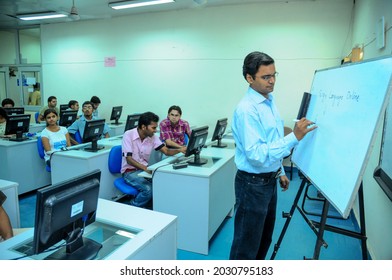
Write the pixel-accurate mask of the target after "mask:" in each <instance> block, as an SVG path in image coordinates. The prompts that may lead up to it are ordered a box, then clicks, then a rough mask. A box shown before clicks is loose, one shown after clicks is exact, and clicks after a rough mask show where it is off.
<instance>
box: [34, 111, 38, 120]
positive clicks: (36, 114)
mask: <svg viewBox="0 0 392 280" xmlns="http://www.w3.org/2000/svg"><path fill="white" fill-rule="evenodd" d="M34 117H35V123H39V120H38V117H39V112H35V114H34Z"/></svg>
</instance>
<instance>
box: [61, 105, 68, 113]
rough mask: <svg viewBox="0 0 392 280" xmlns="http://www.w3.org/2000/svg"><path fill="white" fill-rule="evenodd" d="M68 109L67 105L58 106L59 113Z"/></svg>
mask: <svg viewBox="0 0 392 280" xmlns="http://www.w3.org/2000/svg"><path fill="white" fill-rule="evenodd" d="M68 108H69V106H68V104H60V112H61V111H65V110H67V109H68Z"/></svg>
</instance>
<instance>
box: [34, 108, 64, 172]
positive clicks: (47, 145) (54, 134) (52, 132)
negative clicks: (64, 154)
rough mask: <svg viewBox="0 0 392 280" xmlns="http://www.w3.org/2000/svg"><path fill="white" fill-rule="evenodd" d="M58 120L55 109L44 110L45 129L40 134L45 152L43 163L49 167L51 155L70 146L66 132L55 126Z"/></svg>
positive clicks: (62, 128)
mask: <svg viewBox="0 0 392 280" xmlns="http://www.w3.org/2000/svg"><path fill="white" fill-rule="evenodd" d="M58 118H59V116H58V113H57V112H56V110H55V109H52V108H50V109H46V110H45V112H44V119H45V121H46V128H44V130H42V132H41V139H42V145H43V146H44V150H45V162H46V164H47V165H49V166H50V156H51V154H52V153H54V152H56V151H60V150H62V149H64V148H67V147H69V146H71V142H70V138H69V134H68V130H67V129H66V128H65V127H63V126H59V125H58V124H57V121H58Z"/></svg>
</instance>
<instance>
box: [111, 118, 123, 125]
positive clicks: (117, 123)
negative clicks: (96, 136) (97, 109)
mask: <svg viewBox="0 0 392 280" xmlns="http://www.w3.org/2000/svg"><path fill="white" fill-rule="evenodd" d="M111 124H114V125H120V124H122V123H120V122H119V121H118V119H117V120H116V121H115V122H114V123H111Z"/></svg>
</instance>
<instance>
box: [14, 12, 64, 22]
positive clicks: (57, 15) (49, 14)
mask: <svg viewBox="0 0 392 280" xmlns="http://www.w3.org/2000/svg"><path fill="white" fill-rule="evenodd" d="M67 16H68V15H66V14H61V13H57V12H44V13H36V14H23V15H16V17H17V18H18V19H21V20H39V19H51V18H62V17H67Z"/></svg>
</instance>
